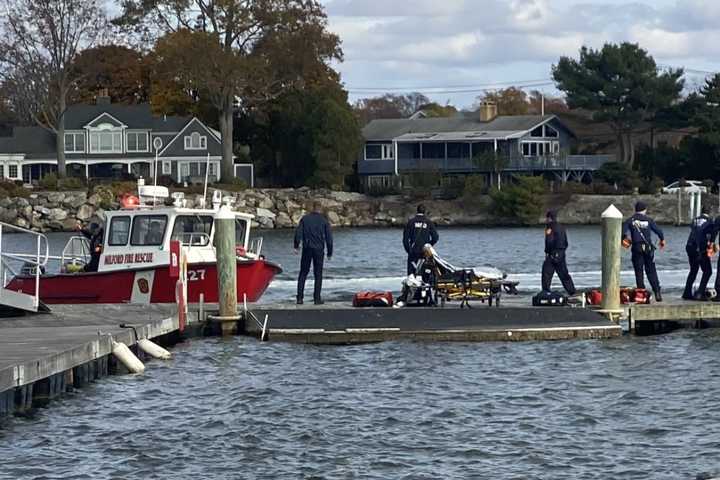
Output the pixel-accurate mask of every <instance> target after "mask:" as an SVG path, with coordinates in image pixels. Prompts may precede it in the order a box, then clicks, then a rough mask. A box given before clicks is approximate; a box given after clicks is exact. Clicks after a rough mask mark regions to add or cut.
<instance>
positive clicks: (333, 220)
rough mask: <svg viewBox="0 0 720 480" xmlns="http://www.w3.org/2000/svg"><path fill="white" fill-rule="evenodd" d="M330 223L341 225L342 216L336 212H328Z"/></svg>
mask: <svg viewBox="0 0 720 480" xmlns="http://www.w3.org/2000/svg"><path fill="white" fill-rule="evenodd" d="M327 217H328V221H329V222H330V225H332V226H337V225H341V224H342V222H341V221H340V216H339V215H338V214H337V213H335V212H328V215H327Z"/></svg>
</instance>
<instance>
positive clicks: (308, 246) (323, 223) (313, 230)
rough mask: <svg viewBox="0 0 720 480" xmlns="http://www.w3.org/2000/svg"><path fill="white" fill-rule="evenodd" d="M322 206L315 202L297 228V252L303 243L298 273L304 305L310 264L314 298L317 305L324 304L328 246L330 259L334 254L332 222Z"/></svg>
mask: <svg viewBox="0 0 720 480" xmlns="http://www.w3.org/2000/svg"><path fill="white" fill-rule="evenodd" d="M321 209H322V206H321V205H320V203H319V202H313V207H312V212H311V213H308V214H307V215H305V216H304V217H302V219H301V220H300V223H299V224H298V226H297V228H296V229H295V240H294V245H295V253H297V252H298V249H299V248H300V245H301V244H302V256H301V257H300V275H298V285H297V303H298V305H302V303H303V297H304V294H305V280H306V279H307V276H308V273H310V264H311V263H312V266H313V275H314V277H315V291H314V293H313V299H314V300H315V305H322V304H323V301H322V297H321V295H320V293H321V291H322V273H323V261H324V259H325V248H326V247H327V257H328V260H330V259H332V255H333V238H332V232H331V231H330V224H329V223H328V221H327V219H326V218H325V217H324V216H323V215H322V213H320V211H321Z"/></svg>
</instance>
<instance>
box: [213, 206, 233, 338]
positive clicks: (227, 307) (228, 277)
mask: <svg viewBox="0 0 720 480" xmlns="http://www.w3.org/2000/svg"><path fill="white" fill-rule="evenodd" d="M215 251H216V257H217V272H218V275H217V278H218V302H219V310H220V311H219V315H218V317H219V318H218V320H219V321H220V325H221V327H222V334H223V335H233V334H235V333H237V322H238V317H237V259H236V257H235V214H234V213H233V212H232V210H231V209H230V207H229V206H227V205H223V206H222V207H220V211H219V212H218V214H217V215H216V216H215Z"/></svg>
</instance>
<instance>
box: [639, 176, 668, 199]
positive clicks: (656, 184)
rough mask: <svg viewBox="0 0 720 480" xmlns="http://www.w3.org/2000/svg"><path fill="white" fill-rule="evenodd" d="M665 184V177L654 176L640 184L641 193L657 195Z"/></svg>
mask: <svg viewBox="0 0 720 480" xmlns="http://www.w3.org/2000/svg"><path fill="white" fill-rule="evenodd" d="M664 185H665V182H663V179H662V178H660V177H653V178H651V179H649V180H646V181H645V182H643V183H642V185H640V193H642V194H647V195H656V194H658V193H660V190H661V189H662V187H663V186H664Z"/></svg>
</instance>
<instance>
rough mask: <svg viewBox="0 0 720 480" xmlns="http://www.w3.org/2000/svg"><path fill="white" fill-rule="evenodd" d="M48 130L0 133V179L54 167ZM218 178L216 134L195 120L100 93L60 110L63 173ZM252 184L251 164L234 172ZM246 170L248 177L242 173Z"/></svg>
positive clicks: (36, 175) (28, 177)
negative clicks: (62, 117)
mask: <svg viewBox="0 0 720 480" xmlns="http://www.w3.org/2000/svg"><path fill="white" fill-rule="evenodd" d="M55 148H56V147H55V137H54V134H53V133H51V132H49V131H47V130H45V129H43V128H41V127H16V128H14V129H13V134H12V136H11V137H0V178H3V177H4V178H7V179H12V180H24V181H25V182H31V181H34V180H38V179H40V178H41V177H42V176H43V175H45V174H47V173H49V172H54V171H56V170H57V155H56V152H55ZM208 155H209V156H210V163H209V165H210V167H209V179H210V181H212V182H214V181H218V180H219V179H220V160H221V141H220V132H218V131H216V130H214V129H211V128H209V127H208V126H207V125H205V124H203V122H201V121H200V120H198V119H197V118H192V117H180V116H154V115H153V114H152V111H151V109H150V105H149V104H141V105H120V104H112V103H110V99H109V98H108V97H103V96H100V97H98V99H97V103H96V104H94V105H73V106H71V107H69V108H68V110H67V113H66V114H65V159H66V164H67V169H68V175H71V176H78V177H87V178H113V177H120V176H122V174H123V173H129V174H133V175H135V176H137V177H139V176H143V177H146V178H147V177H153V167H154V164H155V161H156V159H157V165H158V166H157V168H158V174H159V176H167V177H171V178H172V179H173V181H176V182H183V181H191V182H192V181H204V177H205V166H206V165H207V161H208ZM239 167H247V166H244V165H243V166H240V165H236V174H238V175H240V174H241V173H243V174H245V175H242V176H243V178H244V177H246V176H247V177H248V178H247V179H246V180H247V181H248V184H252V168H251V166H250V168H248V169H246V170H245V171H243V172H240V170H241V168H239ZM247 174H249V175H247Z"/></svg>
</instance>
